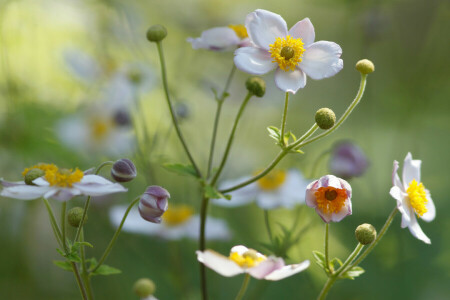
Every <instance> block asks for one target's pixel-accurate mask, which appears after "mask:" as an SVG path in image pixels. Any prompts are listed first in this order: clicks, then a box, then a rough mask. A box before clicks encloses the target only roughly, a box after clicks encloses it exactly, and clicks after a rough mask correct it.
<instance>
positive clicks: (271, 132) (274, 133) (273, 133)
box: [267, 126, 281, 142]
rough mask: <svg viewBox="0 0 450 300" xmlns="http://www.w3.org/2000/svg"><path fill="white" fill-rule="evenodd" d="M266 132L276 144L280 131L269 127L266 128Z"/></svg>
mask: <svg viewBox="0 0 450 300" xmlns="http://www.w3.org/2000/svg"><path fill="white" fill-rule="evenodd" d="M267 131H268V132H269V136H270V137H271V138H273V139H274V140H276V141H277V142H279V141H280V134H281V133H280V129H278V128H276V127H275V126H269V127H267Z"/></svg>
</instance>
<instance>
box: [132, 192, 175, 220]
mask: <svg viewBox="0 0 450 300" xmlns="http://www.w3.org/2000/svg"><path fill="white" fill-rule="evenodd" d="M169 198H170V194H169V192H168V191H167V190H166V189H164V188H162V187H160V186H156V185H152V186H149V187H148V188H147V189H146V190H145V192H144V194H142V196H141V199H140V200H139V213H140V214H141V217H142V218H143V219H144V220H147V221H149V222H152V223H161V216H162V215H163V214H164V213H165V212H166V210H167V208H168V207H169V202H168V201H169Z"/></svg>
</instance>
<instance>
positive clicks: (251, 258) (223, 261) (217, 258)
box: [196, 245, 309, 281]
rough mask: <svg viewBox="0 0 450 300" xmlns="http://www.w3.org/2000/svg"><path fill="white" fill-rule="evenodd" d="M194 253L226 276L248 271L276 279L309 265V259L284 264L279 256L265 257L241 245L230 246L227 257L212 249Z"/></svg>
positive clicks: (200, 260)
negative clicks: (297, 262)
mask: <svg viewBox="0 0 450 300" xmlns="http://www.w3.org/2000/svg"><path fill="white" fill-rule="evenodd" d="M196 253H197V259H198V261H199V262H201V263H203V264H204V265H205V266H207V267H208V268H210V269H212V270H214V271H216V272H217V273H219V274H220V275H222V276H226V277H231V276H235V275H238V274H242V273H248V274H250V275H251V276H253V277H255V278H257V279H265V280H272V281H277V280H281V279H284V278H286V277H289V276H292V275H294V274H297V273H299V272H301V271H303V270H305V269H306V268H308V267H309V260H305V261H303V262H301V263H299V264H294V265H287V266H286V265H285V264H284V260H283V259H282V258H280V257H275V256H269V257H266V256H265V255H262V254H261V253H259V252H257V251H255V250H253V249H248V248H247V247H245V246H242V245H239V246H234V247H233V248H231V251H230V256H229V257H226V256H223V255H221V254H219V253H217V252H215V251H212V250H205V251H203V252H202V251H197V252H196Z"/></svg>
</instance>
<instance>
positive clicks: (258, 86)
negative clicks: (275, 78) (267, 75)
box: [245, 76, 266, 97]
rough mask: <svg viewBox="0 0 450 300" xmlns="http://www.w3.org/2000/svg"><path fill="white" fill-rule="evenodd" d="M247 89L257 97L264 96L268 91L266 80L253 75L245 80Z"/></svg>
mask: <svg viewBox="0 0 450 300" xmlns="http://www.w3.org/2000/svg"><path fill="white" fill-rule="evenodd" d="M245 86H246V87H247V90H248V91H249V92H250V93H252V94H253V95H255V96H256V97H262V96H264V94H265V93H266V82H265V81H264V79H262V78H261V77H257V76H253V77H250V78H249V79H247V81H246V82H245Z"/></svg>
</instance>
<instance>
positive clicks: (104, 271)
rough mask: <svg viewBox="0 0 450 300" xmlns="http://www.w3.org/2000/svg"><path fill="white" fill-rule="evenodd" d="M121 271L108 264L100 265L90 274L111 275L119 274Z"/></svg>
mask: <svg viewBox="0 0 450 300" xmlns="http://www.w3.org/2000/svg"><path fill="white" fill-rule="evenodd" d="M119 273H122V271H120V270H119V269H116V268H114V267H111V266H108V265H101V266H100V267H99V268H98V269H97V270H95V272H92V273H91V274H92V275H113V274H119Z"/></svg>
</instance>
